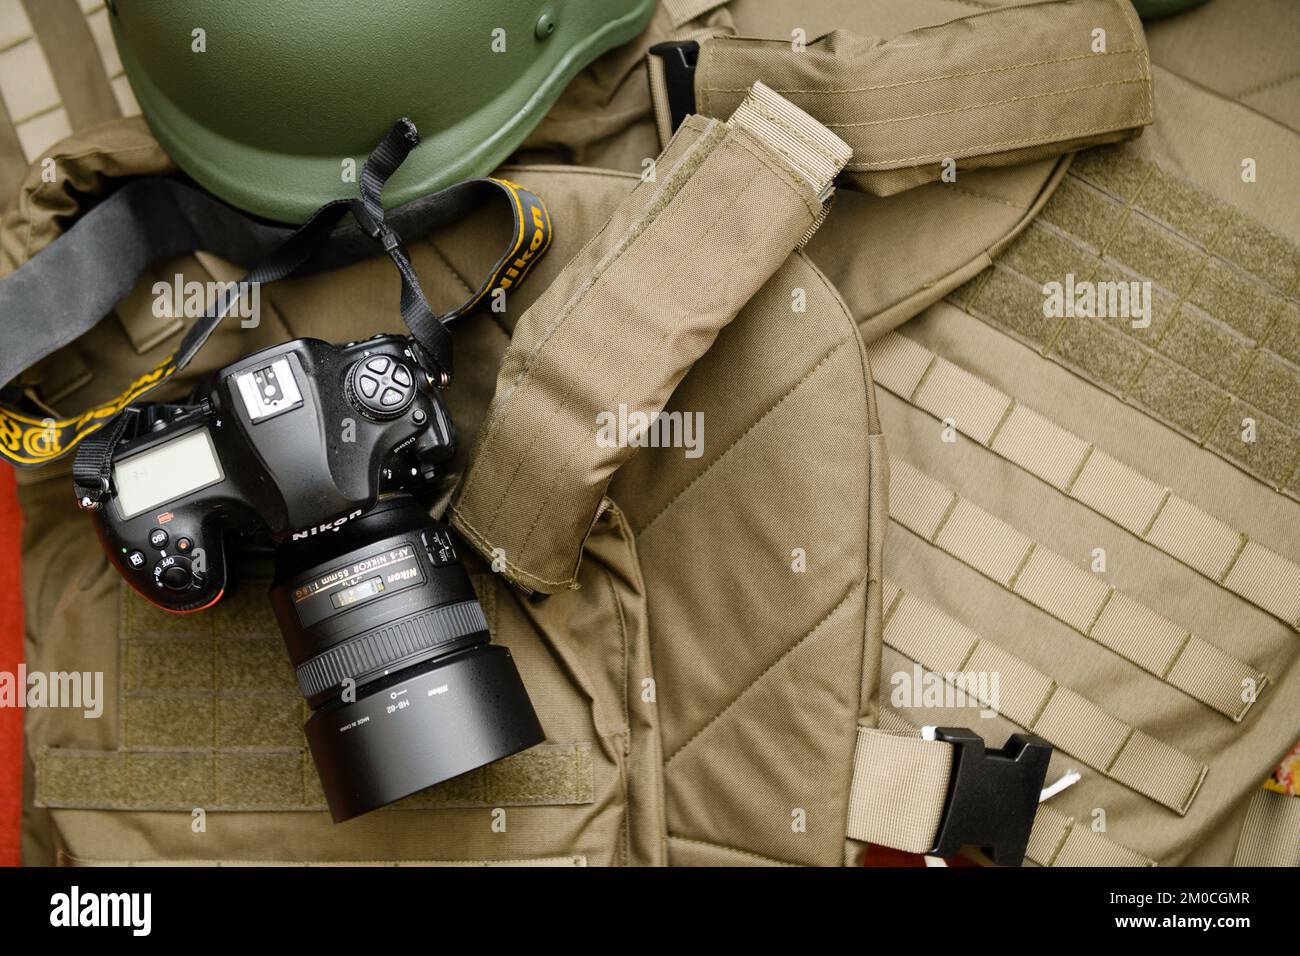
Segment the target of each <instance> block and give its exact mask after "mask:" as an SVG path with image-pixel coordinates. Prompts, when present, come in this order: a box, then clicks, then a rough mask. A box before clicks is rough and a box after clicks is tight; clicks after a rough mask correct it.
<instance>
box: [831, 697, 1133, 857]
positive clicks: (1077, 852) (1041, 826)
mask: <svg viewBox="0 0 1300 956" xmlns="http://www.w3.org/2000/svg"><path fill="white" fill-rule="evenodd" d="M952 757H953V753H952V744H949V743H945V742H944V741H941V740H923V739H922V738H921V737H920V735H919V734H918V732H917V730H916V728H915V727H913V726H912V725H911V724H910V723H908V722H907V721H906V720H904V719H903V718H902V717H901V716H899V715H898V714H897V713H895V712H894V711H892V710H889V709H887V708H882V709H881V711H880V726H879V728H872V727H863V726H859V727H858V740H857V746H856V748H855V750H854V753H853V784H852V787H851V790H850V793H849V818H848V832H847V835H848V837H849V838H850V839H852V840H861V841H863V842H865V843H874V844H877V845H879V846H887V847H892V848H893V849H895V850H902V851H903V852H906V853H926V852H928V851H929V850H930V849H931V848H933V847H934V844H935V838H936V835H937V833H938V829H939V823H940V820H941V819H942V817H943V807H944V801H945V799H946V797H947V791H948V780H949V776H950V774H951V772H952ZM1025 858H1026V859H1027V860H1029V861H1031V862H1033V863H1036V864H1038V865H1039V866H1155V865H1156V864H1155V861H1154V860H1152V859H1150V858H1148V857H1146V856H1143V855H1142V854H1141V853H1137V852H1135V851H1133V850H1130V849H1129V848H1128V847H1126V846H1122V845H1121V844H1119V843H1116V842H1115V841H1114V840H1111V839H1110V838H1109V837H1106V836H1104V835H1102V834H1100V833H1094V832H1093V831H1092V829H1091V828H1090V827H1089V826H1086V825H1084V824H1080V823H1077V822H1076V821H1075V819H1074V817H1072V816H1070V815H1068V814H1065V813H1062V812H1061V811H1059V810H1056V809H1055V808H1053V807H1051V806H1049V805H1040V806H1039V807H1038V813H1037V815H1036V816H1035V817H1034V824H1033V828H1032V829H1031V830H1030V833H1029V845H1028V847H1027V849H1026V851H1025Z"/></svg>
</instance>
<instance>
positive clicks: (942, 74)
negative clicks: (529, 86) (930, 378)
mask: <svg viewBox="0 0 1300 956" xmlns="http://www.w3.org/2000/svg"><path fill="white" fill-rule="evenodd" d="M796 44H797V41H796V43H792V41H791V39H790V38H788V37H787V38H783V39H773V40H761V39H755V38H752V37H732V36H717V37H713V38H711V39H708V40H705V41H703V42H702V43H700V44H699V55H698V62H696V64H695V66H694V94H695V110H694V111H695V112H698V113H700V114H702V115H704V116H714V117H721V116H727V115H728V114H730V113H731V111H732V110H734V109H735V108H736V105H737V104H738V103H739V102H740V100H741V99H742V98H743V97H744V96H745V95H746V94H747V92H748V90H749V87H750V85H751V84H752V83H753V82H754V81H755V80H760V81H762V82H763V83H766V84H767V85H768V86H770V87H771V88H772V89H774V90H775V91H776V92H777V93H780V94H781V95H782V96H785V97H787V98H788V99H789V100H790V101H791V102H792V103H794V104H795V105H796V106H798V107H800V108H801V109H804V110H807V111H808V113H810V114H811V115H812V116H815V117H816V118H817V119H818V120H820V121H821V122H822V123H825V124H826V126H827V128H828V129H830V130H831V131H832V132H834V133H835V134H836V135H838V136H840V137H842V138H843V139H844V141H845V142H846V143H848V145H849V146H850V147H851V148H852V150H853V160H852V162H850V163H849V164H848V165H847V166H846V167H845V172H846V176H845V177H844V181H845V184H846V185H851V186H853V187H855V188H858V189H861V190H863V191H865V192H868V193H873V194H875V195H880V196H888V195H892V194H893V193H897V192H901V191H902V190H905V189H909V188H911V187H913V186H918V185H921V184H922V183H926V182H932V181H934V180H938V179H939V178H940V177H941V175H942V174H943V173H944V172H945V169H950V170H952V171H955V170H956V169H958V168H960V169H974V168H978V167H984V166H1009V165H1014V164H1018V163H1026V162H1031V161H1033V160H1036V159H1042V158H1045V157H1048V156H1056V155H1059V154H1061V153H1065V152H1069V151H1071V150H1076V149H1081V148H1083V147H1085V146H1092V145H1096V144H1098V143H1108V142H1115V141H1117V140H1123V139H1128V138H1130V137H1132V136H1135V135H1137V133H1138V131H1139V130H1140V129H1141V127H1143V126H1145V125H1147V124H1148V123H1150V122H1151V104H1152V95H1151V64H1150V60H1149V58H1148V55H1147V47H1146V40H1145V38H1144V36H1143V33H1142V25H1141V23H1140V21H1139V20H1138V17H1137V14H1136V13H1134V12H1133V8H1132V7H1131V6H1130V5H1129V3H1128V2H1127V0H1058V2H1045V3H1031V4H1025V5H1018V6H1009V7H1002V8H999V9H994V10H988V11H984V12H981V13H977V14H975V15H973V16H969V17H963V18H961V19H957V20H952V21H950V22H948V23H943V24H939V25H938V26H933V27H926V28H924V29H920V30H914V31H912V32H911V33H905V34H902V35H901V36H898V37H895V38H893V39H891V40H882V39H879V38H877V37H864V36H857V35H854V34H852V33H848V32H846V31H843V30H836V31H834V32H832V33H829V34H827V35H825V36H823V37H820V38H818V39H815V40H811V41H809V42H808V43H807V45H806V46H803V45H796ZM666 46H671V44H669V45H666ZM669 52H670V51H668V50H661V51H659V52H658V53H657V52H656V51H654V50H652V51H651V56H650V62H649V72H650V78H651V89H652V91H655V90H658V91H659V95H656V96H655V97H654V101H655V111H656V120H657V122H658V125H659V129H660V130H661V135H662V132H663V131H665V130H671V129H672V125H673V124H672V121H671V119H670V118H668V116H667V115H666V114H667V113H668V112H669V111H670V110H671V108H672V107H671V103H670V98H669V97H667V96H664V95H662V93H663V90H664V89H665V88H666V86H667V84H665V82H664V70H665V69H666V68H667V69H669V70H671V69H673V68H674V66H673V64H671V63H667V62H666V60H665V58H666V57H668V56H669ZM689 60H690V57H687V61H688V62H687V63H686V66H685V69H686V70H688V71H689V69H690V65H689Z"/></svg>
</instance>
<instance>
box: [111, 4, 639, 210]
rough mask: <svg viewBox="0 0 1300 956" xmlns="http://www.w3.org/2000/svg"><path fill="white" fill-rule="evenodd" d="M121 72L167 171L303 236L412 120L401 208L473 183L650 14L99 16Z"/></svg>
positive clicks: (136, 8) (226, 10)
mask: <svg viewBox="0 0 1300 956" xmlns="http://www.w3.org/2000/svg"><path fill="white" fill-rule="evenodd" d="M108 7H109V10H110V20H111V22H112V25H113V35H114V37H115V38H116V41H117V46H118V50H119V51H120V52H121V56H122V63H123V65H124V66H125V68H126V73H127V76H128V77H130V80H131V86H132V88H133V89H134V91H135V94H136V97H137V99H138V100H139V101H140V106H141V108H142V110H143V111H144V115H145V117H146V118H147V119H148V121H149V125H150V126H151V127H152V129H153V131H154V134H155V135H156V136H157V137H158V139H159V141H160V142H161V143H162V144H163V147H164V148H165V149H166V150H167V151H168V153H170V154H171V156H172V158H173V159H174V160H175V161H176V163H177V164H178V165H179V166H180V167H181V168H182V169H183V170H185V172H187V173H188V174H189V175H190V176H192V177H193V178H194V179H195V180H197V181H198V182H199V183H200V184H201V185H202V186H204V187H205V188H207V189H208V190H210V191H211V192H213V193H214V194H216V195H217V196H219V197H221V198H222V199H224V200H226V201H227V202H230V203H233V204H234V205H236V206H239V207H240V208H242V209H244V210H247V211H249V212H252V213H256V214H258V215H262V216H266V217H269V218H271V219H276V220H281V221H285V222H301V221H303V220H305V219H306V218H307V216H308V215H310V214H311V212H312V211H313V210H315V209H316V208H317V207H319V206H320V205H322V204H323V203H325V202H327V201H329V200H331V199H335V198H338V197H340V196H349V195H353V194H355V192H356V185H355V178H354V179H352V180H349V179H347V178H345V177H346V176H347V174H348V172H349V171H350V170H349V169H348V166H349V164H348V163H347V162H346V160H347V159H348V158H351V159H353V160H355V162H356V169H357V170H358V171H359V170H360V167H361V164H362V161H363V160H364V158H365V156H366V154H367V153H369V151H370V150H371V149H373V148H374V146H375V144H376V143H378V142H379V140H380V139H381V138H382V137H383V135H384V133H385V132H387V130H388V129H389V127H391V126H392V124H393V121H394V120H396V119H398V118H399V117H402V116H409V117H410V118H411V119H413V120H414V121H415V124H416V126H417V127H419V129H420V132H421V134H422V136H423V138H424V142H423V145H422V146H421V147H420V148H419V149H417V150H416V151H415V152H414V153H412V154H411V156H410V157H409V158H408V159H407V160H406V162H405V163H404V164H403V165H402V168H401V170H400V171H399V172H398V173H397V174H396V175H395V176H394V177H393V178H392V180H391V181H390V183H389V185H388V188H387V190H386V191H385V194H384V198H385V201H386V202H388V203H390V204H393V205H396V204H400V203H402V202H406V201H408V200H410V199H413V198H415V197H417V196H421V195H425V194H428V193H431V192H434V191H436V190H438V189H440V188H442V187H444V186H447V185H449V184H451V183H454V182H457V181H459V180H462V179H466V178H469V177H472V176H479V175H483V174H484V173H486V172H488V171H489V170H491V169H492V168H493V167H494V166H496V165H497V164H498V163H500V162H501V161H502V160H504V159H505V158H506V157H507V156H509V155H510V153H511V152H512V151H513V150H514V149H515V148H516V147H518V146H519V144H520V143H521V142H522V141H523V139H524V137H525V136H527V135H528V133H529V131H530V130H532V128H533V127H534V126H536V125H537V123H538V122H539V121H540V120H541V119H542V117H543V116H544V115H545V114H546V111H547V110H548V109H550V107H551V104H552V103H554V102H555V100H556V98H557V97H558V96H559V95H560V92H561V91H562V90H563V89H564V87H565V86H566V85H567V84H568V82H569V81H570V80H571V79H572V78H573V77H574V76H575V75H576V74H577V73H578V71H579V70H581V69H582V68H583V67H584V66H586V65H587V64H588V63H590V62H591V61H592V60H593V59H595V58H596V57H597V56H599V55H600V54H601V53H603V52H604V51H606V50H608V49H610V48H612V47H614V46H617V45H618V44H620V43H625V42H627V41H628V40H630V39H632V38H633V37H634V36H636V35H637V34H638V33H640V32H641V30H643V29H644V28H645V25H646V23H647V21H648V20H649V18H650V16H651V14H652V13H653V12H654V7H655V0H500V2H492V3H489V2H483V0H473V2H465V0H276V2H274V3H267V2H266V0H221V2H220V3H212V2H210V0H167V2H165V3H163V2H158V0H109V4H108Z"/></svg>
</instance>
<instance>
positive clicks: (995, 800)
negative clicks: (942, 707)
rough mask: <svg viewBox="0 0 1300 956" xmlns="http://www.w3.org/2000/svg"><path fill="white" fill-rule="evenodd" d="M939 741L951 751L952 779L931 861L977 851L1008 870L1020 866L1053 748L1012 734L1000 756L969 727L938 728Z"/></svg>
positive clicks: (1025, 735)
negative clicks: (974, 848)
mask: <svg viewBox="0 0 1300 956" xmlns="http://www.w3.org/2000/svg"><path fill="white" fill-rule="evenodd" d="M935 740H943V741H946V742H947V743H950V744H952V746H953V755H952V777H951V778H950V779H949V782H948V799H947V801H946V802H945V803H944V808H943V817H942V819H941V820H940V822H939V832H938V834H937V835H936V836H935V847H934V849H933V850H931V851H930V854H929V855H931V856H940V857H946V856H953V855H955V854H956V852H957V851H958V850H960V849H961V848H962V847H963V846H977V847H979V848H980V849H982V850H983V851H984V852H985V853H987V854H988V855H989V857H991V858H992V860H993V862H994V863H998V864H1001V865H1004V866H1019V865H1020V864H1021V863H1022V862H1023V861H1024V859H1025V848H1026V847H1027V846H1028V845H1029V831H1030V829H1031V828H1032V827H1033V825H1034V815H1035V814H1036V813H1037V812H1038V800H1039V797H1040V796H1041V795H1042V791H1043V779H1044V778H1045V777H1046V776H1047V762H1048V760H1049V759H1051V756H1052V745H1051V744H1049V743H1048V742H1047V741H1045V740H1043V739H1042V738H1040V737H1035V736H1034V735H1033V734H1012V735H1011V739H1010V740H1008V741H1007V742H1006V745H1005V746H1004V747H1003V748H1002V749H1001V750H988V749H986V748H985V746H984V738H983V737H981V736H980V735H979V734H977V733H975V731H973V730H971V729H969V728H967V727H939V728H938V729H937V730H936V731H935Z"/></svg>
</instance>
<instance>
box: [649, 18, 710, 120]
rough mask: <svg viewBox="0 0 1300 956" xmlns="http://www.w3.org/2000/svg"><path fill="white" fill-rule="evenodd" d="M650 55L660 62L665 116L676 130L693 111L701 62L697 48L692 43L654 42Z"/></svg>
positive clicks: (680, 41) (684, 41)
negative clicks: (664, 96) (665, 107)
mask: <svg viewBox="0 0 1300 956" xmlns="http://www.w3.org/2000/svg"><path fill="white" fill-rule="evenodd" d="M650 53H651V54H653V55H654V56H657V57H659V59H661V60H663V63H664V87H665V88H666V90H667V92H668V113H669V115H670V116H671V117H672V125H673V129H674V130H676V129H677V127H679V126H681V125H682V120H684V119H686V117H687V116H689V115H690V114H692V113H694V112H695V67H696V64H698V63H699V62H700V45H699V44H698V43H697V42H695V41H694V40H669V41H667V42H665V43H656V44H655V45H654V46H652V47H651V48H650Z"/></svg>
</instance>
